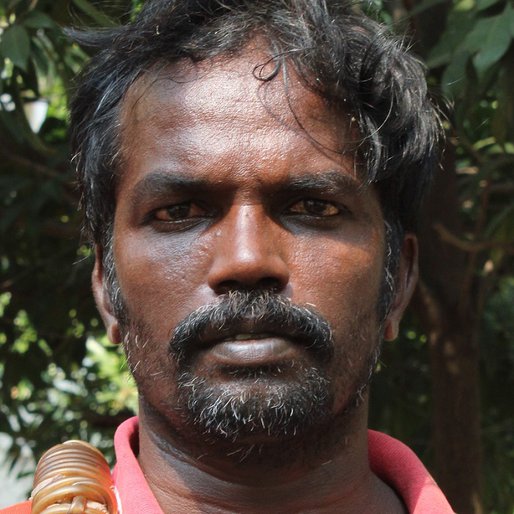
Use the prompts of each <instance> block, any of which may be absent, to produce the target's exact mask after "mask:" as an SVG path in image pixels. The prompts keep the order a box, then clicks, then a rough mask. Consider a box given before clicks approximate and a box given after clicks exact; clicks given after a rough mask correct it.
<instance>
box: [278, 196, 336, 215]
mask: <svg viewBox="0 0 514 514" xmlns="http://www.w3.org/2000/svg"><path fill="white" fill-rule="evenodd" d="M288 213H289V214H304V215H307V216H317V217H320V218H322V217H329V216H337V215H338V214H341V208H340V207H338V206H337V205H335V204H333V203H332V202H328V201H326V200H314V199H307V200H300V201H299V202H296V203H294V204H293V205H291V207H289V209H288Z"/></svg>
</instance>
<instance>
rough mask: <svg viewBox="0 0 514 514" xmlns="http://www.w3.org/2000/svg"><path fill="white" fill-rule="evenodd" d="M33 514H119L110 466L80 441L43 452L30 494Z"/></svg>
mask: <svg viewBox="0 0 514 514" xmlns="http://www.w3.org/2000/svg"><path fill="white" fill-rule="evenodd" d="M31 499H32V514H120V509H119V508H118V504H117V500H116V493H115V487H114V483H113V480H112V477H111V471H110V469H109V465H108V464H107V461H106V460H105V457H104V456H103V455H102V453H101V452H100V451H99V450H97V449H96V448H95V447H94V446H91V445H90V444H88V443H85V442H83V441H74V440H72V441H67V442H65V443H63V444H58V445H56V446H54V447H53V448H50V449H49V450H48V451H46V452H45V453H44V454H43V456H42V457H41V460H40V461H39V463H38V465H37V468H36V473H35V475H34V487H33V490H32V497H31Z"/></svg>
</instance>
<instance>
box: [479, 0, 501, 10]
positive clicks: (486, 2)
mask: <svg viewBox="0 0 514 514" xmlns="http://www.w3.org/2000/svg"><path fill="white" fill-rule="evenodd" d="M501 1H502V0H478V1H477V7H476V8H477V11H485V10H486V9H489V7H491V6H492V5H495V4H498V3H500V2H501Z"/></svg>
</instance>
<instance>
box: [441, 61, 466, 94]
mask: <svg viewBox="0 0 514 514" xmlns="http://www.w3.org/2000/svg"><path fill="white" fill-rule="evenodd" d="M470 57H471V56H470V54H469V53H468V52H466V51H460V52H457V53H456V54H455V55H454V56H453V58H452V60H451V62H450V64H448V66H447V67H446V69H445V70H444V73H443V76H442V78H441V87H442V89H443V92H444V93H445V94H447V95H449V96H453V97H456V96H458V94H459V93H460V92H461V91H462V89H463V88H464V86H465V85H466V66H467V64H468V61H469V59H470Z"/></svg>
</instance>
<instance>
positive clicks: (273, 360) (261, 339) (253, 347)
mask: <svg viewBox="0 0 514 514" xmlns="http://www.w3.org/2000/svg"><path fill="white" fill-rule="evenodd" d="M302 350H303V348H302V345H299V344H298V342H295V341H293V340H292V339H290V338H286V337H283V336H279V335H275V334H271V333H258V334H249V333H243V334H235V335H234V336H229V337H226V338H224V339H222V340H221V341H219V342H218V343H216V344H214V345H213V346H212V347H211V349H210V351H209V354H210V356H211V358H213V359H215V361H217V362H218V363H219V364H221V365H224V366H228V367H262V366H278V365H279V364H283V363H286V362H290V361H292V360H294V359H297V358H298V357H299V356H300V354H301V352H302Z"/></svg>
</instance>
